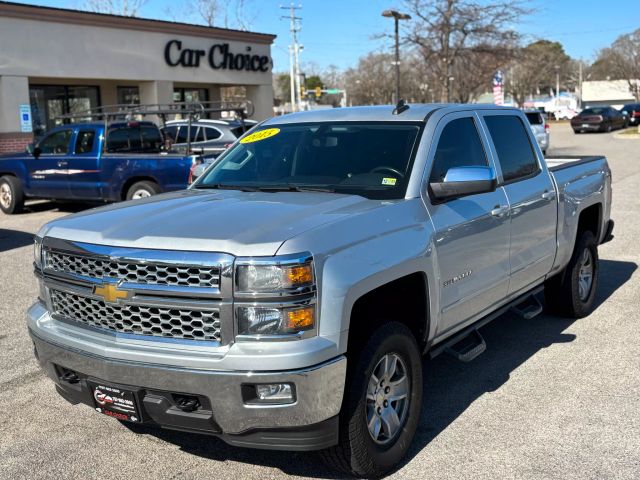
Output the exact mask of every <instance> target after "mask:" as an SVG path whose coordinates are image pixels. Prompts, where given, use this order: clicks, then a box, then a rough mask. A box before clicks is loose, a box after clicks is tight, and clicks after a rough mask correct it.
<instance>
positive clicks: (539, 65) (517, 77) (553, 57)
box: [506, 40, 573, 105]
mask: <svg viewBox="0 0 640 480" xmlns="http://www.w3.org/2000/svg"><path fill="white" fill-rule="evenodd" d="M572 66H573V64H572V63H571V58H570V57H569V56H568V55H567V54H566V53H565V52H564V48H563V47H562V45H561V44H560V43H558V42H551V41H548V40H538V41H537V42H533V43H531V44H529V45H527V46H526V47H524V48H521V49H519V50H518V51H517V54H516V57H515V60H514V62H513V63H512V65H511V67H510V68H509V71H508V75H507V84H506V87H507V91H508V92H509V93H510V94H511V95H513V99H514V100H515V102H516V103H517V104H518V105H522V104H524V102H525V101H526V99H527V97H529V96H531V95H533V94H535V93H539V92H540V91H547V90H548V89H550V88H555V87H554V86H555V83H556V73H558V74H559V75H560V80H561V81H562V83H563V84H566V83H567V82H566V80H568V79H569V80H570V79H571V77H572Z"/></svg>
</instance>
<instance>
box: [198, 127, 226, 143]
mask: <svg viewBox="0 0 640 480" xmlns="http://www.w3.org/2000/svg"><path fill="white" fill-rule="evenodd" d="M202 130H206V131H207V140H215V139H216V138H220V137H221V136H222V133H220V130H218V129H217V128H211V127H207V128H206V129H205V128H203V129H202Z"/></svg>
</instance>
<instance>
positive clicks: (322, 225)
mask: <svg viewBox="0 0 640 480" xmlns="http://www.w3.org/2000/svg"><path fill="white" fill-rule="evenodd" d="M610 208H611V173H610V170H609V167H608V165H607V161H606V159H605V158H604V157H597V156H594V157H584V158H580V157H574V158H548V159H547V160H546V161H545V159H544V158H543V156H542V153H541V151H540V149H539V147H538V146H537V144H536V141H535V138H534V137H533V135H532V133H531V130H530V128H528V126H527V119H526V117H525V116H524V114H523V113H522V112H520V111H518V110H516V109H510V108H498V107H493V106H483V105H407V104H403V103H401V104H399V105H397V106H396V107H395V108H394V107H393V106H391V107H389V106H378V107H357V108H343V109H333V110H323V111H317V112H302V113H297V114H292V115H286V116H283V117H278V118H273V119H271V120H268V121H266V122H264V123H262V124H261V125H259V126H257V127H256V128H255V129H254V130H253V131H252V132H250V133H248V134H245V135H244V136H243V137H242V138H241V139H239V140H238V141H236V143H235V144H234V145H233V146H232V147H231V148H230V149H229V150H228V151H226V152H225V153H224V154H223V155H221V156H220V157H219V158H218V159H217V161H216V162H215V163H213V164H212V165H211V166H210V167H209V168H208V169H207V171H206V172H205V173H204V174H203V175H202V176H201V177H200V178H199V179H198V180H197V181H196V182H195V183H194V185H192V187H191V188H190V189H188V190H185V191H180V192H174V193H168V194H164V195H159V196H156V197H152V198H148V199H142V200H137V201H133V202H126V203H121V204H118V205H111V206H106V207H101V208H98V209H95V210H90V211H87V212H84V213H79V214H75V215H70V216H68V217H65V218H61V219H59V220H56V221H53V222H51V223H49V224H47V225H45V226H44V227H43V228H42V229H41V230H40V232H39V233H38V234H37V236H36V241H35V273H36V275H37V277H38V278H39V285H40V290H39V298H38V301H37V302H36V303H35V304H34V305H33V306H32V307H31V308H30V310H29V312H28V328H29V332H30V334H31V337H32V338H33V342H34V344H35V355H36V356H37V358H38V360H39V362H40V364H41V365H42V368H43V369H44V370H45V371H46V372H47V374H48V375H49V376H50V377H51V379H52V380H53V381H54V382H55V385H56V389H57V391H58V392H59V393H60V394H61V395H62V396H63V397H64V398H65V399H67V400H68V401H69V402H72V403H83V404H87V405H89V406H91V407H92V408H95V409H96V410H97V411H98V412H100V413H104V414H106V415H109V416H111V417H114V418H116V419H118V420H121V421H123V422H125V424H126V425H128V426H129V427H130V428H134V429H135V428H136V424H137V423H145V424H151V425H159V426H161V427H165V428H173V429H179V430H186V431H192V432H200V433H209V434H212V435H217V436H219V437H220V438H221V439H223V440H224V441H225V442H228V443H230V444H233V445H238V446H242V447H253V448H265V449H280V450H289V451H294V450H295V451H303V450H322V451H323V455H324V457H325V458H326V460H327V461H328V462H329V463H330V464H331V465H333V466H334V467H337V468H339V469H341V470H343V471H347V472H350V473H352V474H356V475H360V476H366V477H369V476H379V475H383V474H385V473H386V472H388V471H390V470H391V469H393V468H394V467H396V466H397V465H398V464H399V462H400V461H401V459H402V458H403V456H404V455H405V453H406V452H407V449H408V448H409V446H410V444H411V441H412V438H413V436H414V433H415V431H416V427H417V425H418V423H419V421H420V417H421V409H422V403H423V400H422V397H423V383H422V382H423V380H422V378H423V373H422V368H423V367H422V360H421V356H422V355H425V354H430V355H437V354H439V353H442V352H447V353H450V354H452V355H454V356H455V357H456V358H458V359H460V360H462V361H469V360H471V359H473V358H474V357H476V356H477V355H479V354H480V353H482V351H483V350H484V349H485V342H484V340H483V339H482V336H481V334H480V332H479V331H478V329H479V328H480V327H481V326H482V325H484V324H485V323H487V322H488V321H490V320H492V319H494V318H496V317H497V316H498V315H501V314H503V313H505V312H506V311H507V310H511V311H513V312H516V313H518V314H519V315H521V316H522V317H523V318H525V319H527V320H529V319H531V318H533V317H534V316H535V315H537V314H539V313H541V312H542V310H543V305H545V306H546V307H547V308H549V309H551V310H552V311H554V312H556V313H558V314H563V315H567V316H571V317H582V316H585V315H588V314H589V313H590V312H591V311H592V309H593V308H594V298H595V295H596V288H597V279H598V250H597V248H598V245H599V244H601V243H603V242H605V241H608V240H609V239H611V238H612V233H611V232H612V229H613V222H612V221H611V220H610V218H609V217H610ZM427 394H428V393H427ZM427 414H428V413H427ZM194 441H197V440H195V439H194Z"/></svg>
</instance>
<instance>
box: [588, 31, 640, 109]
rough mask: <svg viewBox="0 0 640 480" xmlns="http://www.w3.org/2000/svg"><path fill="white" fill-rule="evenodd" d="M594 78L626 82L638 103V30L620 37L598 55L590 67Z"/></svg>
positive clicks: (639, 46) (639, 45) (639, 74)
mask: <svg viewBox="0 0 640 480" xmlns="http://www.w3.org/2000/svg"><path fill="white" fill-rule="evenodd" d="M592 72H593V76H594V77H595V78H601V77H605V75H606V78H607V79H608V78H611V79H616V80H626V81H627V82H628V83H629V91H630V92H631V94H632V95H633V96H634V97H635V99H636V101H640V28H639V29H638V30H636V31H634V32H631V33H628V34H625V35H621V36H620V37H618V38H617V39H616V41H615V42H613V44H612V45H611V47H609V48H605V49H603V50H601V51H600V52H599V53H598V58H597V60H596V62H595V63H594V65H593V67H592Z"/></svg>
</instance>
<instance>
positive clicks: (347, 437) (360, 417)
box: [322, 322, 422, 478]
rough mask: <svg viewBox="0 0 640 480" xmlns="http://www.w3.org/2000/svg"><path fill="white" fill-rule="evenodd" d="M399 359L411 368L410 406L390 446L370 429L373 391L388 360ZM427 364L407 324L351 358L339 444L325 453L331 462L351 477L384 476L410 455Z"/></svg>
mask: <svg viewBox="0 0 640 480" xmlns="http://www.w3.org/2000/svg"><path fill="white" fill-rule="evenodd" d="M388 354H395V355H397V356H398V357H399V358H400V359H401V360H402V362H403V363H404V365H405V366H406V376H407V378H408V383H409V385H410V386H409V394H408V395H407V398H408V399H409V404H408V406H406V409H407V410H406V414H405V415H404V420H403V422H404V423H403V425H402V427H401V428H400V430H398V433H397V434H396V435H395V436H394V437H392V438H391V439H390V440H389V441H388V443H387V444H384V445H380V444H378V443H376V442H375V441H374V439H373V436H372V435H371V434H370V433H369V429H368V427H367V399H366V394H367V386H368V384H369V381H370V379H371V376H372V373H373V371H374V368H375V367H376V366H377V365H378V362H379V361H381V359H382V358H383V357H385V355H388ZM421 409H422V363H421V355H420V351H419V350H418V345H417V343H416V339H415V338H414V336H413V334H412V333H411V331H409V329H408V328H407V327H406V326H404V325H403V324H401V323H397V322H389V323H386V324H384V325H382V326H381V327H380V328H379V329H378V330H376V331H375V332H374V334H373V335H372V336H371V338H369V340H367V342H366V343H365V345H364V346H363V347H362V349H361V350H360V351H359V352H358V353H357V354H356V355H354V356H353V357H350V359H349V366H348V368H347V382H346V387H345V397H344V400H343V403H342V411H341V413H340V434H339V444H338V445H336V446H335V447H332V448H329V449H327V450H323V451H322V456H323V458H324V460H325V462H326V463H327V464H328V465H329V466H331V467H332V468H334V469H337V470H339V471H341V472H344V473H347V474H349V475H355V476H360V477H366V478H376V477H381V476H383V475H384V474H386V473H388V472H389V471H390V470H393V469H394V468H396V467H397V466H398V465H399V463H400V461H401V460H402V458H403V457H404V456H405V455H406V453H407V450H408V449H409V446H410V445H411V441H412V440H413V437H414V435H415V432H416V429H417V427H418V423H419V421H420V411H421Z"/></svg>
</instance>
